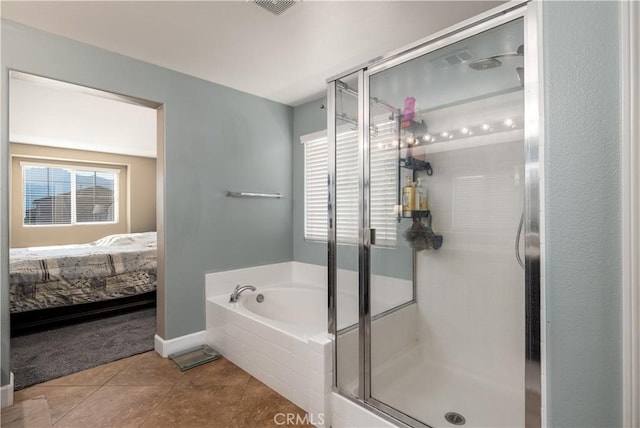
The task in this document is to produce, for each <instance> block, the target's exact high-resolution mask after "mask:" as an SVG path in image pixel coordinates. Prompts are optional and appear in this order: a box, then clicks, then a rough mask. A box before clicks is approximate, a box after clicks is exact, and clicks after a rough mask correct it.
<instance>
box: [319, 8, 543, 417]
mask: <svg viewBox="0 0 640 428" xmlns="http://www.w3.org/2000/svg"><path fill="white" fill-rule="evenodd" d="M541 16H542V15H541V10H540V7H539V6H537V5H536V4H535V3H530V4H528V2H527V1H513V2H510V3H507V4H505V5H503V6H500V7H498V8H495V9H492V10H490V11H488V12H485V13H483V14H481V15H478V16H477V17H475V18H471V19H468V20H466V21H463V22H461V23H460V24H458V25H456V26H454V27H450V28H448V29H445V30H443V31H441V32H438V33H436V34H434V35H433V36H431V37H428V38H426V39H422V40H419V41H417V42H415V43H413V44H411V45H409V46H406V47H404V48H401V49H398V50H396V51H394V52H391V53H390V54H388V55H385V56H383V57H381V58H378V59H376V60H374V61H372V62H370V63H367V64H364V65H361V66H359V67H355V68H352V69H350V70H348V71H346V72H344V73H341V74H339V75H336V76H334V77H331V78H330V79H327V83H328V92H327V101H328V106H329V108H328V111H327V114H328V121H327V122H328V123H327V125H328V132H329V135H328V138H329V143H330V144H329V146H330V148H329V158H330V159H329V167H330V170H329V207H328V211H329V213H328V214H329V224H328V229H329V239H328V241H329V242H328V253H329V263H328V267H329V332H330V334H332V335H333V337H334V352H333V353H334V382H333V391H334V392H337V393H339V394H340V395H342V396H344V397H345V398H347V399H349V400H351V401H354V402H356V403H357V404H359V405H361V406H363V407H365V408H366V409H367V410H369V411H372V412H373V413H375V414H377V415H379V416H381V417H383V418H384V419H387V420H389V421H392V422H394V423H396V424H397V423H401V424H402V425H403V426H404V425H407V426H414V427H416V426H417V427H427V426H428V425H425V424H424V423H422V422H420V421H417V420H415V419H413V418H411V417H409V416H407V415H405V414H403V413H401V412H399V411H397V410H395V409H393V408H391V407H389V406H387V405H385V404H384V403H381V402H379V401H377V400H375V399H374V398H373V397H371V393H370V392H371V391H370V379H369V380H368V381H365V379H367V376H369V375H370V371H371V368H370V356H371V343H370V340H369V338H368V337H366V336H367V333H368V332H369V331H370V330H371V316H370V313H369V303H368V299H369V293H368V290H367V285H368V284H369V279H370V278H369V276H370V273H369V272H368V269H366V272H362V269H363V267H368V266H369V265H370V263H369V260H368V257H369V256H370V252H369V247H368V245H369V244H370V239H369V238H370V229H369V225H368V222H367V216H366V215H365V218H364V219H361V220H362V221H361V222H360V224H361V230H360V240H359V247H360V263H359V268H360V270H361V272H360V293H359V294H360V295H359V300H360V303H359V306H360V311H359V312H360V313H359V317H360V329H359V335H360V340H359V343H360V346H359V348H360V367H359V369H360V370H359V376H360V378H359V386H360V387H359V388H358V391H359V392H358V397H353V396H350V395H347V394H345V393H344V392H343V391H341V390H340V389H339V388H338V387H337V382H336V381H337V367H336V366H335V364H336V363H337V358H336V349H335V338H336V337H337V336H336V333H337V332H336V323H335V319H336V316H337V315H336V308H335V287H336V283H335V280H336V275H335V269H336V267H337V266H336V259H335V249H336V242H335V224H334V221H333V220H334V218H335V168H334V166H335V163H334V159H333V156H335V153H334V152H332V149H331V147H332V146H334V145H335V135H334V134H335V108H332V106H333V103H332V100H334V99H335V81H336V80H339V79H341V78H343V77H346V76H349V75H353V74H355V73H358V75H359V79H358V93H359V94H360V97H359V98H360V99H359V106H360V109H359V110H360V111H359V121H358V122H359V123H360V124H361V127H360V128H361V131H362V134H361V144H360V150H361V151H362V154H361V156H362V159H364V165H360V175H361V183H360V186H361V189H360V191H361V198H360V199H361V201H360V206H361V210H360V211H361V214H362V211H363V210H362V208H363V207H365V208H366V203H367V200H366V198H367V195H368V183H366V182H365V181H364V180H363V176H364V177H365V178H366V173H367V172H368V168H369V165H368V152H367V148H368V146H369V136H368V133H367V132H365V131H366V130H367V129H368V126H369V125H368V123H369V115H368V113H369V103H368V102H364V100H366V99H367V97H368V96H369V85H368V83H369V77H370V76H371V75H372V74H376V73H378V72H381V71H383V70H386V69H388V68H391V67H393V66H396V65H398V64H400V63H403V62H405V61H408V60H411V59H413V58H415V57H418V56H420V55H424V54H426V53H428V52H431V51H434V50H436V49H439V48H441V47H443V46H446V45H449V44H451V43H455V42H456V41H458V40H462V39H464V38H467V37H471V36H473V35H475V34H478V33H480V32H482V31H485V30H488V29H490V28H494V27H496V26H498V25H500V24H503V23H506V22H509V21H513V20H515V19H519V18H523V19H524V32H525V61H526V67H527V70H528V71H527V76H526V83H525V122H526V128H525V201H529V202H525V211H526V222H525V264H526V273H525V278H526V285H525V286H526V292H525V296H526V297H525V299H526V303H525V306H526V307H525V310H526V332H525V334H524V335H523V336H524V337H523V339H524V340H525V341H526V361H525V379H523V380H524V384H525V389H526V391H525V392H526V395H525V409H526V410H529V411H526V412H525V425H526V426H527V427H539V426H542V425H544V423H543V422H542V421H544V414H543V412H544V407H545V406H543V404H542V403H543V402H544V395H545V394H544V389H543V387H542V386H543V382H544V380H543V379H542V377H541V375H542V366H543V364H544V358H543V356H544V341H543V337H542V336H541V335H543V334H544V331H543V330H542V329H541V325H543V322H542V321H543V320H544V307H543V302H544V300H543V295H544V291H543V289H544V279H543V278H544V276H543V274H542V273H543V263H542V261H543V260H544V251H543V242H544V236H543V235H544V227H543V226H544V218H543V212H544V206H543V204H544V183H543V181H544V175H543V173H542V169H541V168H542V165H543V162H544V159H543V153H544V150H543V133H542V123H543V122H542V118H543V114H542V109H543V103H542V102H541V90H542V88H543V85H542V84H541V79H542V73H540V70H541V67H542V55H541V43H539V40H540V37H541V31H540V29H541ZM333 107H334V106H333ZM332 131H333V133H332ZM332 161H333V162H332ZM365 214H366V213H365Z"/></svg>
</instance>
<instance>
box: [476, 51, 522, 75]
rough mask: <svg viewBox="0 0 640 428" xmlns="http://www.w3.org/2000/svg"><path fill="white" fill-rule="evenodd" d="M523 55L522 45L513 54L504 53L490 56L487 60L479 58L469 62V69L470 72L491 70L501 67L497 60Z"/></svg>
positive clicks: (500, 62)
mask: <svg viewBox="0 0 640 428" xmlns="http://www.w3.org/2000/svg"><path fill="white" fill-rule="evenodd" d="M523 55H524V45H520V46H518V49H517V50H516V51H515V52H504V53H501V54H497V55H493V56H490V57H489V58H480V59H477V60H475V61H471V62H470V63H469V67H470V68H471V69H472V70H478V71H480V70H489V69H492V68H496V67H500V66H501V65H502V61H500V60H499V59H498V58H504V57H508V56H523Z"/></svg>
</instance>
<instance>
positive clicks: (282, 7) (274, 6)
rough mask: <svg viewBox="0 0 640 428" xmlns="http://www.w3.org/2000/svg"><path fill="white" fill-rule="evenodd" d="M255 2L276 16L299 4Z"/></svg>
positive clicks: (269, 0)
mask: <svg viewBox="0 0 640 428" xmlns="http://www.w3.org/2000/svg"><path fill="white" fill-rule="evenodd" d="M253 2H254V3H255V4H257V5H258V6H260V7H261V8H263V9H265V10H267V11H269V12H271V13H273V14H274V15H280V14H282V13H283V12H284V11H286V10H287V9H289V8H290V7H291V6H293V5H294V4H296V3H297V1H293V0H289V1H287V0H254V1H253Z"/></svg>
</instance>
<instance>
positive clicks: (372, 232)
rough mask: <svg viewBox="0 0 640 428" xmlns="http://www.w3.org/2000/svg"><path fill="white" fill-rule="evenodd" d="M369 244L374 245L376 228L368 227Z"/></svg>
mask: <svg viewBox="0 0 640 428" xmlns="http://www.w3.org/2000/svg"><path fill="white" fill-rule="evenodd" d="M369 244H370V245H376V230H375V229H369Z"/></svg>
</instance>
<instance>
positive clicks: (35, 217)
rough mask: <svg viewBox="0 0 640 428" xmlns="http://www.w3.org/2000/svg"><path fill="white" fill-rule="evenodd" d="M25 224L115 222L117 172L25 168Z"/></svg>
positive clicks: (45, 166) (36, 166) (23, 172)
mask: <svg viewBox="0 0 640 428" xmlns="http://www.w3.org/2000/svg"><path fill="white" fill-rule="evenodd" d="M22 177H23V185H22V190H23V213H24V217H23V219H24V220H23V223H24V224H25V225H62V224H76V223H93V222H114V221H116V214H115V213H116V212H117V201H118V191H117V189H118V184H117V183H118V181H117V178H118V171H116V170H103V169H100V170H91V169H87V168H74V167H66V166H49V165H37V164H23V165H22Z"/></svg>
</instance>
